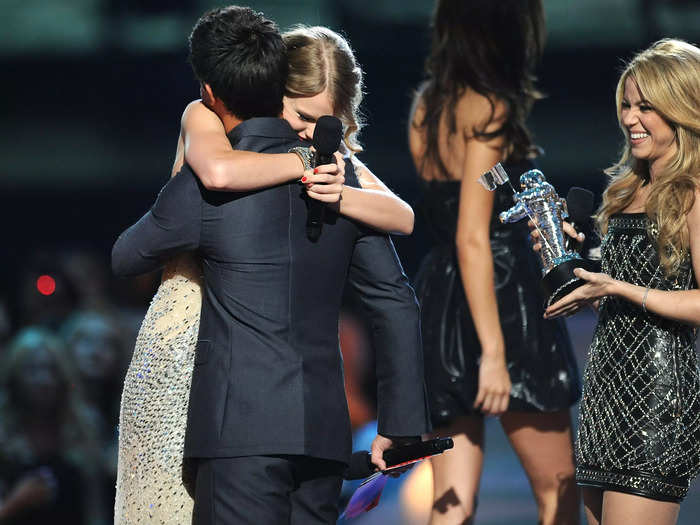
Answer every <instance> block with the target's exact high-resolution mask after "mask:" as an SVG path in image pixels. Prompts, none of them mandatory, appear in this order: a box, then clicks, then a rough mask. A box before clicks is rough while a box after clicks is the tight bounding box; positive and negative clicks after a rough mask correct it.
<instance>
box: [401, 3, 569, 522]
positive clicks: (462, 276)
mask: <svg viewBox="0 0 700 525" xmlns="http://www.w3.org/2000/svg"><path fill="white" fill-rule="evenodd" d="M543 25H544V21H543V16H542V4H541V2H540V1H539V0H528V1H522V0H508V1H505V0H504V1H500V2H493V1H491V0H488V1H469V2H465V1H463V0H443V1H440V2H438V3H437V8H436V12H435V19H434V39H433V41H434V43H433V49H432V53H431V56H430V58H429V59H428V63H427V70H428V71H427V72H428V80H427V82H426V83H425V84H424V85H423V86H421V88H420V89H419V91H418V94H417V96H416V100H415V103H414V108H413V111H412V118H411V122H412V124H411V126H410V129H409V140H410V146H411V152H412V154H413V157H414V161H415V163H416V166H417V168H418V171H419V173H420V175H421V179H422V180H423V181H424V195H423V200H422V204H421V207H420V211H421V212H422V213H423V216H424V218H425V219H426V220H427V222H428V224H429V226H430V227H431V228H432V229H433V231H434V233H435V238H436V241H437V245H436V246H435V248H434V249H433V250H432V251H431V252H430V253H429V254H428V255H427V256H426V257H425V259H424V261H423V263H422V266H421V269H420V271H419V274H418V276H417V279H416V288H417V293H418V297H419V300H420V301H421V310H422V315H423V318H422V321H423V341H424V354H425V365H426V383H427V386H428V395H429V400H430V404H431V415H432V418H433V423H434V426H435V428H436V434H437V435H443V436H444V435H452V436H453V438H454V442H455V448H454V449H453V450H450V451H449V452H448V453H446V454H443V455H441V456H436V457H435V458H434V459H433V460H432V466H433V479H434V502H435V503H434V506H433V509H432V513H431V523H432V524H438V523H450V524H455V523H460V524H462V523H471V520H472V519H473V516H474V512H475V506H476V503H475V500H476V495H477V493H478V489H479V478H480V475H481V469H482V464H483V452H484V418H483V416H484V415H497V416H500V421H501V424H502V426H503V429H504V431H505V432H506V434H507V435H508V438H509V440H510V442H511V444H512V446H513V448H514V450H515V452H516V453H517V454H518V456H519V458H520V460H521V463H522V464H523V467H524V468H525V471H526V473H527V475H528V478H529V480H530V482H531V485H532V489H533V492H534V494H535V498H536V501H537V504H538V508H539V517H540V523H542V524H545V525H551V524H555V523H556V524H559V525H562V524H575V523H578V497H577V491H576V486H575V483H574V462H573V445H572V433H571V421H570V415H569V407H570V406H571V405H572V404H573V403H575V402H576V400H577V399H578V396H579V378H578V372H577V370H576V364H575V361H574V357H573V354H572V351H571V345H570V342H569V338H568V334H567V333H566V328H565V325H564V323H563V322H562V321H546V320H544V319H543V318H542V315H543V313H544V310H543V307H542V305H543V303H544V297H543V296H542V294H541V292H540V288H539V285H540V279H541V270H540V267H539V265H538V260H537V259H538V257H537V256H536V254H534V253H532V250H531V249H530V244H529V241H528V230H527V226H526V225H525V224H524V223H523V224H509V225H501V224H500V223H499V222H498V219H497V215H498V213H499V212H500V211H503V210H505V209H507V208H510V207H511V206H512V205H513V200H512V193H511V192H510V190H506V189H504V188H503V187H501V189H499V190H498V191H496V192H494V193H492V192H488V191H486V190H485V189H484V188H482V187H481V186H480V185H479V184H478V183H477V178H478V177H479V176H480V175H481V174H482V173H483V172H485V171H487V170H488V169H489V168H491V167H492V166H493V165H494V164H496V163H497V162H505V167H506V169H507V170H508V172H509V174H510V176H511V177H512V179H513V181H514V184H517V181H518V177H519V176H520V175H521V174H522V173H523V172H525V171H527V170H528V169H531V168H532V167H533V165H532V160H531V159H532V158H533V157H534V156H535V155H536V153H537V148H536V146H534V144H533V142H532V141H531V139H530V135H529V132H528V130H527V128H526V127H525V123H524V122H525V119H526V117H527V114H528V113H529V110H530V107H531V105H532V103H533V101H534V100H535V99H537V98H539V93H538V92H537V90H536V89H535V87H534V82H533V79H534V76H533V72H534V68H535V65H536V63H537V61H538V59H539V56H540V52H541V48H542V44H543V40H542V36H543V34H544V27H543Z"/></svg>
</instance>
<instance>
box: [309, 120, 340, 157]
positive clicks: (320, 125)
mask: <svg viewBox="0 0 700 525" xmlns="http://www.w3.org/2000/svg"><path fill="white" fill-rule="evenodd" d="M342 138H343V125H342V124H341V122H340V120H339V119H337V118H336V117H333V116H331V115H324V116H322V117H320V118H319V119H318V120H317V121H316V128H315V129H314V137H313V144H314V148H316V151H318V152H319V153H320V154H322V155H330V154H331V153H333V152H334V151H338V148H339V147H340V140H341V139H342Z"/></svg>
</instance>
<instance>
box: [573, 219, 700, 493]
mask: <svg viewBox="0 0 700 525" xmlns="http://www.w3.org/2000/svg"><path fill="white" fill-rule="evenodd" d="M649 232H651V235H649ZM653 235H655V233H654V231H653V228H650V225H649V220H648V219H647V216H646V214H644V213H627V214H618V215H613V216H612V217H611V218H610V222H609V225H608V233H607V235H606V237H605V238H604V239H603V243H602V246H601V254H602V264H603V272H605V273H607V274H608V275H610V276H611V277H613V278H614V279H620V280H622V281H626V282H629V283H632V284H637V285H640V286H644V287H647V286H649V287H651V288H652V289H660V290H687V289H690V288H697V284H696V282H695V277H694V276H693V270H692V266H691V264H690V257H687V258H686V260H685V261H684V263H683V264H682V266H681V268H680V271H679V272H678V274H677V275H676V276H675V277H673V278H668V277H666V276H664V274H663V271H662V270H661V268H660V266H659V258H658V252H657V249H656V241H655V240H654V239H653ZM599 315H600V317H599V321H598V326H597V327H596V331H595V335H594V336H593V342H592V343H591V348H590V353H589V357H588V364H587V366H586V372H585V375H584V396H583V401H582V402H581V413H580V418H579V419H580V420H579V434H578V440H577V444H576V445H577V446H576V465H577V467H576V480H577V482H578V483H579V484H580V485H589V486H594V487H599V488H602V489H608V490H614V491H618V492H627V493H631V494H637V495H640V496H645V497H649V498H652V499H657V500H663V501H676V502H677V501H680V500H682V499H683V498H684V497H685V495H686V493H687V491H688V486H689V484H690V482H691V481H692V480H693V478H694V477H695V476H696V475H697V474H698V472H700V372H699V371H698V356H697V353H696V350H695V337H696V329H695V328H694V327H692V326H690V325H687V324H684V323H680V322H676V321H671V320H669V319H665V318H662V317H659V316H658V315H655V314H653V313H650V312H644V311H643V310H642V309H641V308H640V307H639V306H637V305H635V304H632V303H630V302H628V301H625V300H624V299H621V298H619V297H605V298H603V299H602V301H601V304H600V314H599Z"/></svg>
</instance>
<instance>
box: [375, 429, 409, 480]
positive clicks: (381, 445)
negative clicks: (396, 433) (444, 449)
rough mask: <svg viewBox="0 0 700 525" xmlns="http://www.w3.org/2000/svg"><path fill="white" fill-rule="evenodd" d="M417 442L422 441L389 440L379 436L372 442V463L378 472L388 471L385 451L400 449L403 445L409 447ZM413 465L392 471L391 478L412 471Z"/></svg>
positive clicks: (397, 438) (395, 438)
mask: <svg viewBox="0 0 700 525" xmlns="http://www.w3.org/2000/svg"><path fill="white" fill-rule="evenodd" d="M416 441H420V437H418V438H416V437H406V438H400V437H393V438H388V437H386V436H382V435H381V434H377V437H375V438H374V441H372V459H371V461H372V463H373V464H374V465H375V466H376V467H377V469H378V470H382V471H384V470H386V469H387V466H386V462H385V461H384V451H385V450H388V449H390V448H395V447H400V446H402V445H408V444H411V443H415V442H416ZM412 467H413V465H412V464H411V465H406V466H405V467H401V468H397V469H395V470H392V471H391V474H390V476H392V477H399V476H400V475H401V474H403V473H404V472H406V471H408V470H411V468H412Z"/></svg>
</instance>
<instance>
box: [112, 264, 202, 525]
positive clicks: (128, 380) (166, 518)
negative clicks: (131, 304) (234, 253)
mask: <svg viewBox="0 0 700 525" xmlns="http://www.w3.org/2000/svg"><path fill="white" fill-rule="evenodd" d="M201 282H202V278H201V268H200V265H199V263H198V262H197V261H196V259H195V258H194V257H193V256H191V255H189V254H187V255H181V256H179V257H178V258H176V259H175V260H173V261H172V262H170V263H169V264H168V265H167V266H166V268H165V270H164V272H163V282H162V283H161V285H160V287H159V288H158V291H157V292H156V294H155V296H154V297H153V300H152V301H151V305H150V307H149V309H148V312H147V313H146V317H145V318H144V320H143V323H142V325H141V329H140V330H139V334H138V336H137V338H136V345H135V348H134V354H133V357H132V359H131V364H130V366H129V369H128V371H127V374H126V377H125V379H124V391H123V393H122V404H121V411H120V417H119V464H118V472H117V494H116V501H115V507H114V523H115V524H117V525H126V524H132V523H153V524H159V525H182V524H185V523H190V522H191V520H192V506H193V501H192V499H191V498H190V496H189V495H188V494H187V491H186V490H185V488H184V487H183V485H182V454H183V448H184V442H185V426H186V422H187V405H188V402H189V393H190V384H191V382H192V369H193V367H194V350H195V345H196V342H197V334H198V332H199V313H200V310H201V300H202V293H201Z"/></svg>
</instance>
